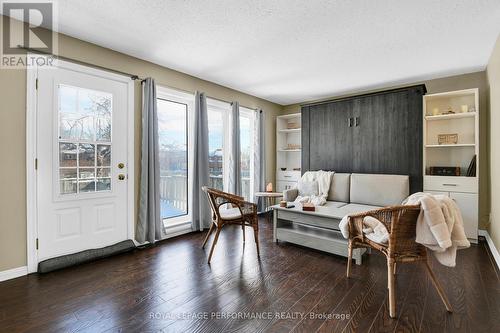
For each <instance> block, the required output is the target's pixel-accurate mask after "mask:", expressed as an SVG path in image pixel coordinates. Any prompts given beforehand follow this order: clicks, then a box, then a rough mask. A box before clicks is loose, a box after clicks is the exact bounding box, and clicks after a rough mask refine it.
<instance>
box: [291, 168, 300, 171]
mask: <svg viewBox="0 0 500 333" xmlns="http://www.w3.org/2000/svg"><path fill="white" fill-rule="evenodd" d="M300 170H302V169H301V168H293V171H300Z"/></svg>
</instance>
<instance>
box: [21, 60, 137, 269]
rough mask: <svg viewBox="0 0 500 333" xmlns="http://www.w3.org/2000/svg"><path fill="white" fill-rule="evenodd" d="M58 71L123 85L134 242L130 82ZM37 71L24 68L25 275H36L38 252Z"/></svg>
mask: <svg viewBox="0 0 500 333" xmlns="http://www.w3.org/2000/svg"><path fill="white" fill-rule="evenodd" d="M57 66H58V67H59V68H65V69H70V70H73V71H76V72H80V73H85V74H93V75H96V76H99V77H102V78H107V79H111V80H114V81H119V82H123V83H126V84H127V88H128V91H127V92H128V101H127V132H128V135H127V161H126V163H127V169H128V174H127V177H128V184H127V191H128V193H127V205H128V214H127V237H128V238H129V239H132V240H134V242H135V186H134V182H135V171H134V165H135V159H134V135H135V133H134V81H133V80H132V79H131V78H130V77H128V76H124V75H119V74H114V73H111V72H106V71H104V70H100V69H95V68H92V67H88V66H82V65H78V64H75V63H71V62H68V61H63V60H57ZM38 70H39V67H38V66H37V65H36V64H35V65H34V66H31V67H28V68H27V70H26V244H27V249H26V250H27V267H28V273H34V272H36V271H37V266H38V251H37V249H36V239H37V238H38V230H37V226H38V221H37V213H36V212H37V196H36V193H37V191H36V184H37V173H36V170H35V159H36V157H37V156H36V151H37V149H36V144H37V142H36V137H37V133H36V130H37V128H36V124H37V118H36V116H37V105H38V96H37V90H36V88H37V77H38Z"/></svg>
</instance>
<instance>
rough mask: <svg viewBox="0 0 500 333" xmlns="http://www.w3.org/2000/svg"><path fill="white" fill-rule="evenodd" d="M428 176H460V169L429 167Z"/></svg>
mask: <svg viewBox="0 0 500 333" xmlns="http://www.w3.org/2000/svg"><path fill="white" fill-rule="evenodd" d="M429 174H430V175H431V176H460V167H441V166H435V167H430V168H429Z"/></svg>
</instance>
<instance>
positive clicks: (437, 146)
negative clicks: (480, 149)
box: [425, 143, 476, 148]
mask: <svg viewBox="0 0 500 333" xmlns="http://www.w3.org/2000/svg"><path fill="white" fill-rule="evenodd" d="M475 145H476V144H475V143H457V144H449V145H425V148H450V147H474V146H475Z"/></svg>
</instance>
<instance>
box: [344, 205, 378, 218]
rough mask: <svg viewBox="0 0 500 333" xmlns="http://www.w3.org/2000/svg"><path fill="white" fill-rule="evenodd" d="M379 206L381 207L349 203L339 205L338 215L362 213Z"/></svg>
mask: <svg viewBox="0 0 500 333" xmlns="http://www.w3.org/2000/svg"><path fill="white" fill-rule="evenodd" d="M379 208H381V207H379V206H371V205H360V204H352V203H351V204H348V205H345V206H342V207H340V208H339V213H340V215H342V216H341V218H343V217H344V216H346V215H351V214H357V213H364V212H368V211H370V210H374V209H379Z"/></svg>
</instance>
